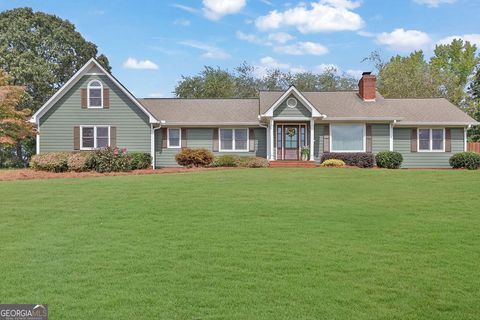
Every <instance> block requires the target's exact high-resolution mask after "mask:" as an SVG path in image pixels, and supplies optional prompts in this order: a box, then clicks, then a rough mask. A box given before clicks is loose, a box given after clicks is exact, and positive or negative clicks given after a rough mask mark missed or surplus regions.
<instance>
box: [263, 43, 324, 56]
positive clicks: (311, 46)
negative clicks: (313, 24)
mask: <svg viewBox="0 0 480 320" xmlns="http://www.w3.org/2000/svg"><path fill="white" fill-rule="evenodd" d="M273 50H274V51H275V52H278V53H283V54H290V55H295V56H303V55H315V56H321V55H324V54H327V53H328V48H327V47H325V46H322V45H321V44H319V43H315V42H310V41H307V42H297V43H295V44H291V45H287V46H279V47H275V48H273Z"/></svg>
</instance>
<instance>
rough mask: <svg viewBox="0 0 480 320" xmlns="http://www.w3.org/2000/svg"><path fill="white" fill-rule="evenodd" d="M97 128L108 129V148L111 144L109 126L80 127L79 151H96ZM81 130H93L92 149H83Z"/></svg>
mask: <svg viewBox="0 0 480 320" xmlns="http://www.w3.org/2000/svg"><path fill="white" fill-rule="evenodd" d="M97 127H101V128H108V146H109V147H110V144H111V135H110V126H107V125H82V126H80V150H95V149H97V148H98V147H97ZM83 128H93V148H84V147H83Z"/></svg>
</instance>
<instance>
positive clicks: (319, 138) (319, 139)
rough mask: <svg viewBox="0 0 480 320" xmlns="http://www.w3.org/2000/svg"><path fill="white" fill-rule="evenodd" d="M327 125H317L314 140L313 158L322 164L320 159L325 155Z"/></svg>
mask: <svg viewBox="0 0 480 320" xmlns="http://www.w3.org/2000/svg"><path fill="white" fill-rule="evenodd" d="M325 126H326V125H325V124H316V125H315V127H314V133H313V139H314V140H315V141H314V144H313V146H314V148H313V156H314V158H315V161H316V162H317V163H320V158H321V157H322V154H323V133H324V130H325Z"/></svg>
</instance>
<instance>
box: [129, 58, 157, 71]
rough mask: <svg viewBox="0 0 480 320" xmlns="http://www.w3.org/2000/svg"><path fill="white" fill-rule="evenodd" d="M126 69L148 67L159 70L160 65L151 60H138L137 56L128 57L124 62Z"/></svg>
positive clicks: (148, 68)
mask: <svg viewBox="0 0 480 320" xmlns="http://www.w3.org/2000/svg"><path fill="white" fill-rule="evenodd" d="M123 67H124V68H125V69H147V70H157V69H158V65H157V64H156V63H154V62H152V61H150V60H137V59H135V58H128V59H127V60H126V61H125V62H124V63H123Z"/></svg>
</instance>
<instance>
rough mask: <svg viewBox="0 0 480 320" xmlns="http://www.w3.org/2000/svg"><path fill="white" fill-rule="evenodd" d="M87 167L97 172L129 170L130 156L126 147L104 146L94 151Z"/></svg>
mask: <svg viewBox="0 0 480 320" xmlns="http://www.w3.org/2000/svg"><path fill="white" fill-rule="evenodd" d="M87 167H88V168H89V169H92V170H95V171H97V172H119V171H129V170H130V167H131V164H130V156H129V155H128V154H127V150H126V149H125V148H123V149H118V148H111V147H107V148H102V149H98V150H95V151H93V152H92V156H91V157H90V158H89V159H88V161H87Z"/></svg>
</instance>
